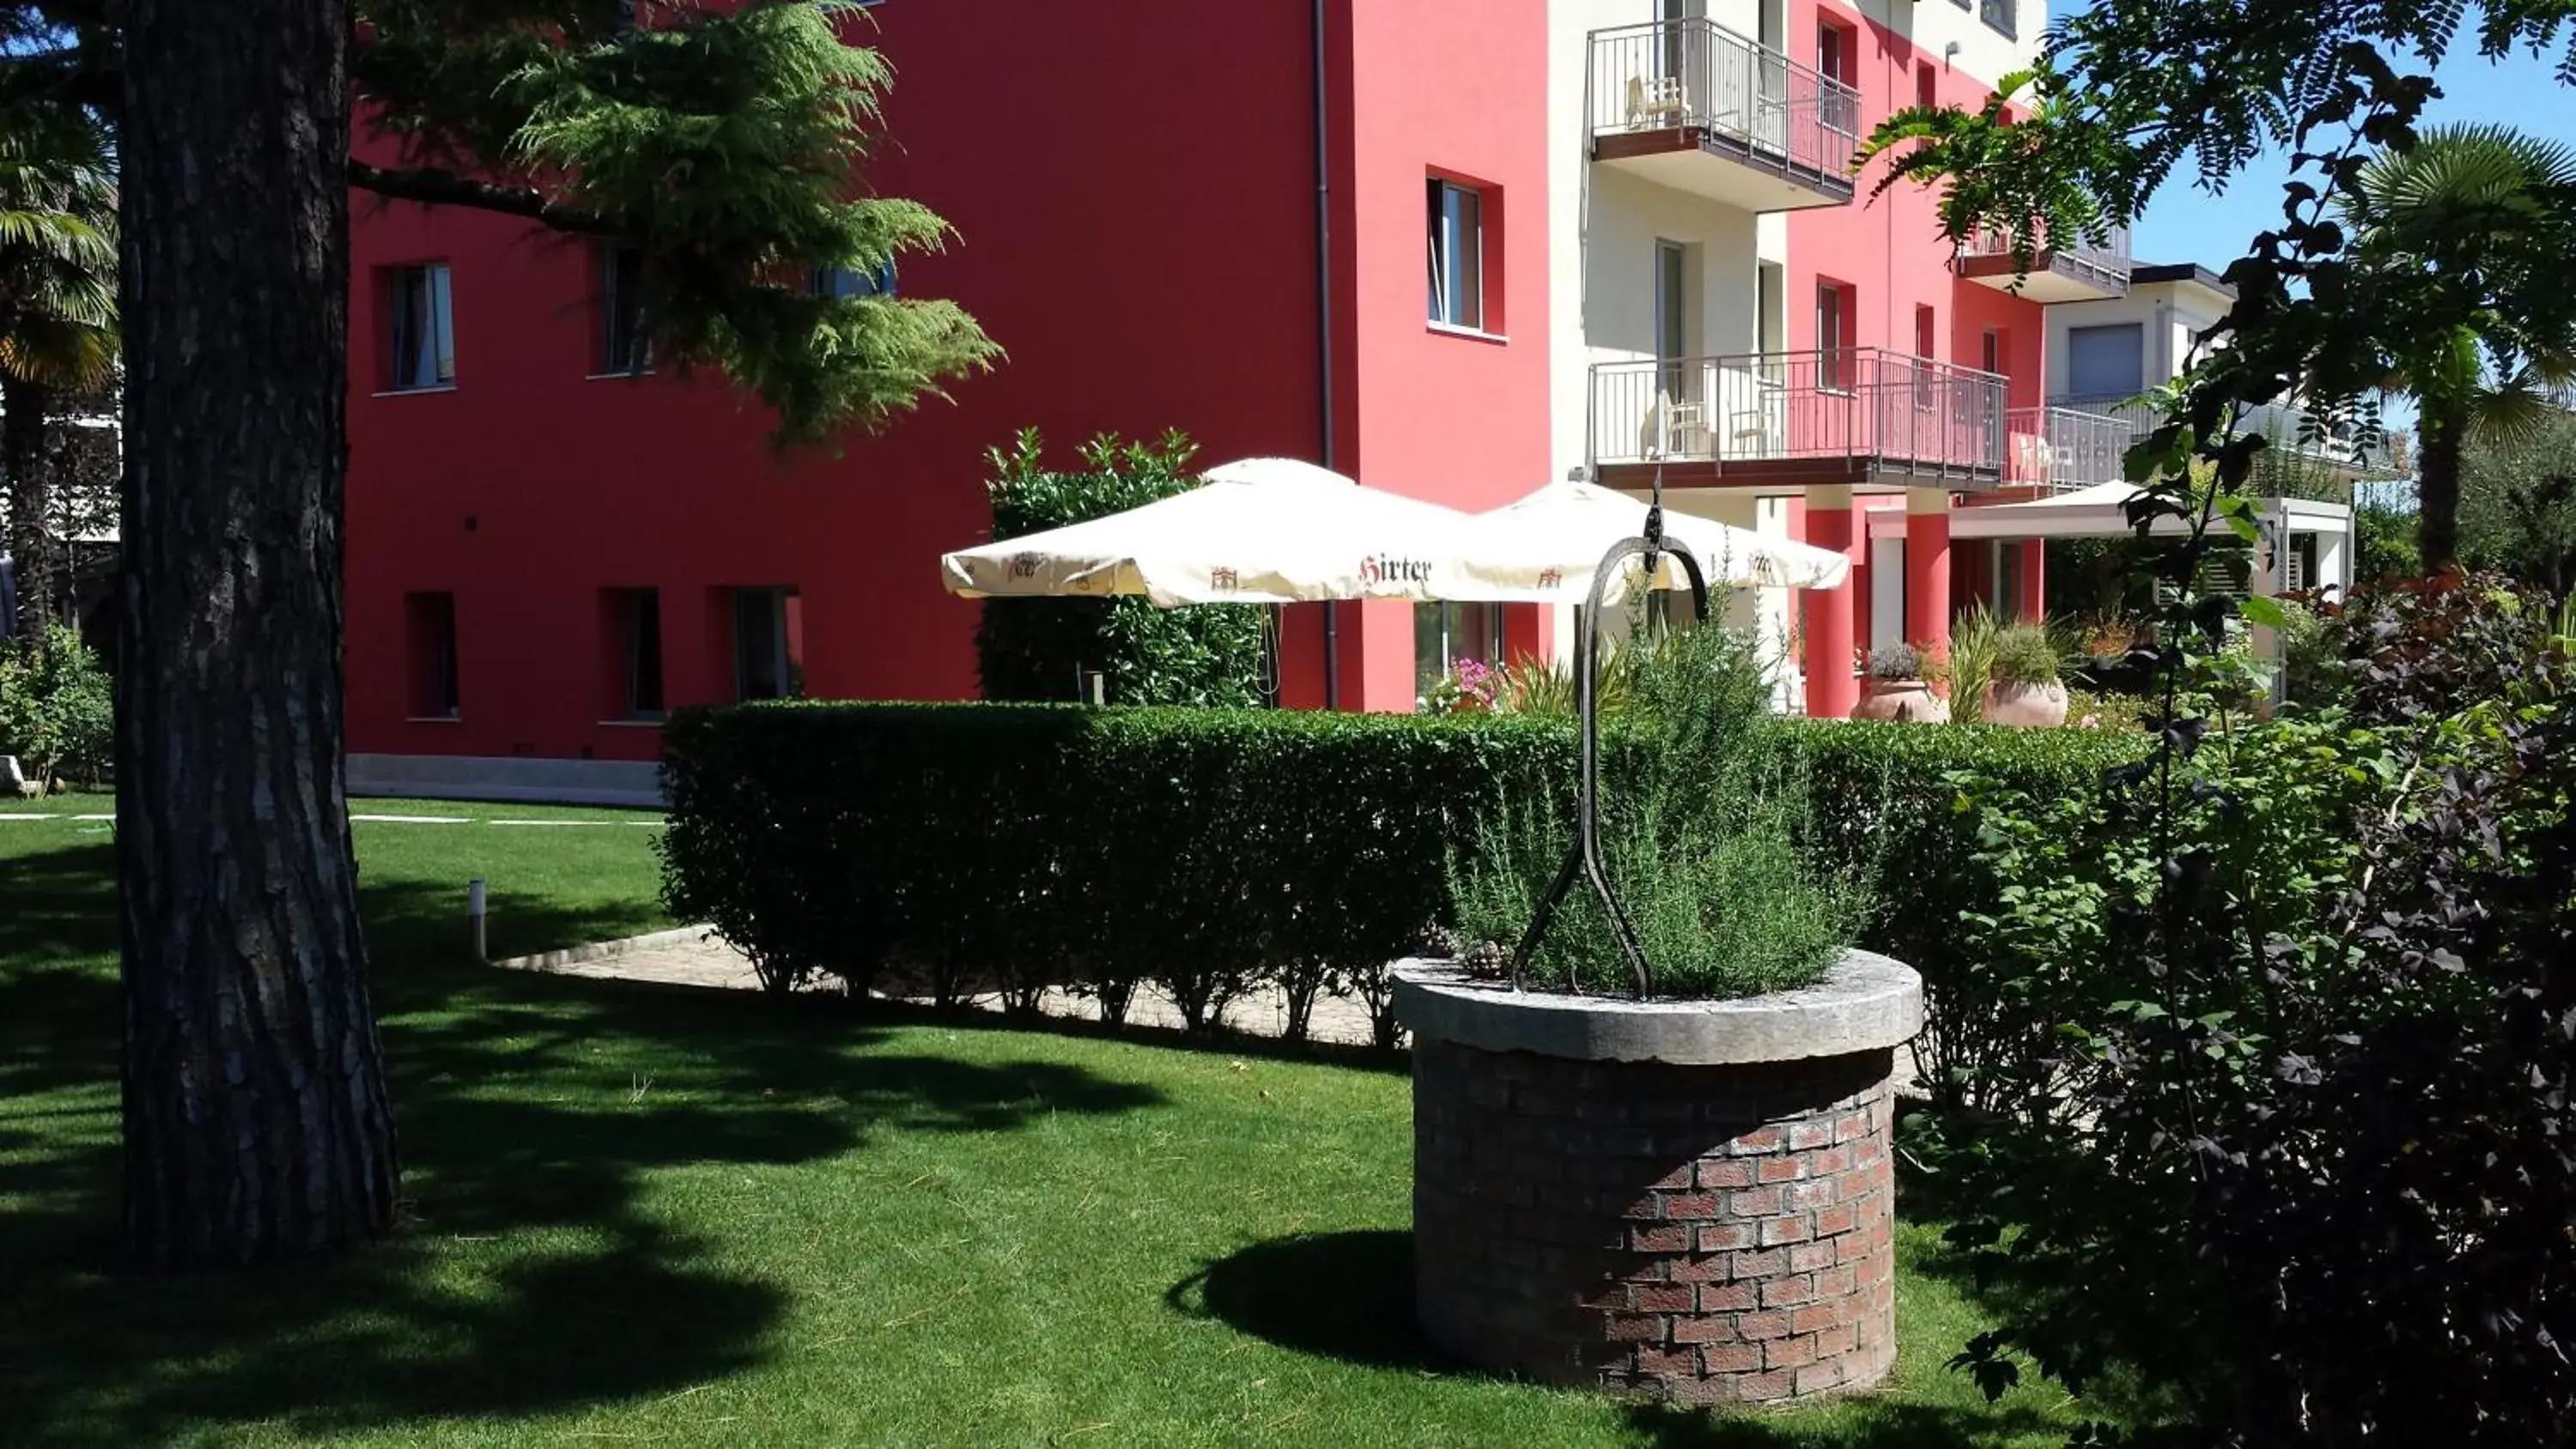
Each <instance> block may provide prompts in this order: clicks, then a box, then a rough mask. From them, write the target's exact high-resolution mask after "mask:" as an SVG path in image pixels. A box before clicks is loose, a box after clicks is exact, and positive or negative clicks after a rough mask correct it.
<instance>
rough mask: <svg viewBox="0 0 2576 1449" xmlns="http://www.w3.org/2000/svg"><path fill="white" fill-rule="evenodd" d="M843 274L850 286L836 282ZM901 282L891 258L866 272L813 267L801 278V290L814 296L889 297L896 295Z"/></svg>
mask: <svg viewBox="0 0 2576 1449" xmlns="http://www.w3.org/2000/svg"><path fill="white" fill-rule="evenodd" d="M843 277H847V278H850V279H851V282H852V285H849V286H842V285H838V281H839V279H840V278H843ZM901 284H902V277H901V275H900V274H899V273H898V272H897V271H896V270H895V264H894V262H893V261H892V260H888V261H886V262H885V263H884V264H883V265H881V266H876V267H871V268H869V269H867V270H866V271H861V270H860V269H858V268H857V267H816V268H814V269H813V271H812V272H810V273H808V274H807V276H806V278H805V289H806V290H807V291H808V292H810V293H812V294H813V295H815V296H817V297H833V298H843V297H853V298H866V297H892V296H896V295H898V288H899V287H900V286H901Z"/></svg>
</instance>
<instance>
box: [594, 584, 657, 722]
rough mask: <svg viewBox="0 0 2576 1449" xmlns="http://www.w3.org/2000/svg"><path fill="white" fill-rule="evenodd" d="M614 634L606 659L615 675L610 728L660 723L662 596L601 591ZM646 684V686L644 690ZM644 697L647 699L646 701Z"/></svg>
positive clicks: (646, 590) (647, 591) (642, 589)
mask: <svg viewBox="0 0 2576 1449" xmlns="http://www.w3.org/2000/svg"><path fill="white" fill-rule="evenodd" d="M603 592H605V593H606V594H607V595H608V600H609V607H608V609H606V610H605V611H603V612H605V613H606V614H607V616H608V619H609V626H610V628H611V629H613V630H614V631H615V637H614V639H613V640H612V641H611V642H612V643H613V645H614V649H613V651H612V652H611V654H610V655H609V659H610V663H611V667H612V668H614V669H615V671H616V676H617V677H616V680H615V691H614V693H613V695H612V696H611V708H612V713H611V714H610V716H609V718H608V719H607V720H606V721H604V722H605V723H611V724H660V723H662V722H663V721H665V720H667V719H668V718H670V699H671V696H670V645H669V642H668V634H667V631H665V630H664V628H663V625H662V591H661V590H660V589H658V588H653V587H649V586H638V587H633V588H619V589H608V590H604V591H603ZM648 685H649V687H648ZM648 696H649V697H648Z"/></svg>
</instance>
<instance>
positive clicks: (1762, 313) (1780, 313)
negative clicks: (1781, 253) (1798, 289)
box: [1753, 262, 1789, 352]
mask: <svg viewBox="0 0 2576 1449" xmlns="http://www.w3.org/2000/svg"><path fill="white" fill-rule="evenodd" d="M1788 299H1789V272H1788V269H1787V268H1785V267H1783V266H1781V265H1780V264H1779V263H1778V262H1759V263H1756V264H1755V265H1754V268H1753V327H1754V334H1755V335H1754V341H1755V343H1756V345H1757V346H1759V347H1760V348H1761V350H1763V351H1764V352H1786V351H1788V350H1789V331H1788V327H1787V324H1786V323H1785V321H1784V320H1783V319H1784V318H1786V317H1787V316H1788V312H1789V301H1788Z"/></svg>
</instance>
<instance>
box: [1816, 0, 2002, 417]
mask: <svg viewBox="0 0 2576 1449" xmlns="http://www.w3.org/2000/svg"><path fill="white" fill-rule="evenodd" d="M1828 17H1829V18H1832V19H1834V20H1836V21H1839V22H1840V23H1841V24H1843V25H1845V26H1848V27H1852V28H1853V30H1854V31H1856V33H1857V35H1858V38H1859V44H1858V46H1857V47H1856V62H1855V65H1856V70H1857V74H1856V75H1855V76H1854V77H1853V78H1852V79H1853V83H1854V84H1855V85H1857V86H1858V87H1859V90H1860V131H1861V134H1862V135H1863V136H1866V135H1868V134H1869V132H1870V131H1872V130H1873V129H1875V128H1876V127H1877V125H1878V123H1879V122H1881V121H1883V120H1885V119H1887V117H1888V116H1889V115H1891V114H1893V113H1894V112H1896V111H1898V110H1901V109H1903V108H1904V107H1906V106H1909V105H1912V104H1914V101H1915V98H1916V94H1917V91H1916V85H1917V80H1916V67H1917V66H1918V64H1925V63H1928V64H1930V65H1931V66H1932V67H1933V69H1934V76H1933V80H1934V91H1935V96H1936V98H1937V99H1938V100H1939V101H1941V102H1942V103H1944V104H1949V105H1959V106H1967V107H1976V106H1981V105H1983V104H1985V100H1986V96H1987V95H1988V93H1989V92H1990V90H1991V89H1992V87H1991V85H1990V83H1989V82H1988V81H1986V80H1982V79H1979V78H1977V77H1974V76H1970V75H1968V74H1967V73H1965V72H1964V71H1959V70H1955V69H1951V68H1949V67H1946V66H1944V65H1943V63H1942V58H1941V55H1940V53H1939V52H1938V51H1933V50H1924V49H1919V48H1917V47H1916V46H1915V44H1914V43H1913V41H1912V40H1910V39H1908V38H1907V37H1905V36H1903V35H1899V34H1897V33H1896V32H1895V31H1893V30H1891V29H1889V28H1888V27H1887V26H1886V25H1885V24H1884V23H1881V22H1879V21H1874V20H1870V19H1867V18H1865V17H1864V16H1863V15H1862V14H1861V13H1860V12H1859V11H1858V10H1856V9H1854V8H1852V7H1851V6H1849V5H1846V4H1841V3H1839V0H1790V5H1789V16H1788V49H1789V54H1790V57H1791V58H1792V59H1794V60H1797V61H1799V62H1800V63H1802V64H1806V65H1814V64H1816V63H1817V30H1818V24H1819V21H1820V20H1821V19H1824V18H1828ZM1878 174H1879V170H1878V168H1876V167H1873V168H1872V169H1871V170H1870V171H1869V172H1868V173H1865V174H1864V175H1863V176H1862V177H1861V181H1860V187H1859V190H1860V195H1861V197H1862V198H1863V199H1862V200H1859V201H1855V202H1853V203H1852V204H1851V205H1850V206H1847V207H1825V208H1819V209H1816V210H1812V211H1799V212H1792V213H1790V216H1789V257H1788V277H1787V291H1788V296H1787V306H1788V313H1789V315H1788V324H1789V327H1788V332H1789V347H1790V349H1791V350H1792V351H1803V350H1807V349H1810V348H1814V347H1818V346H1822V345H1828V344H1827V343H1823V342H1820V341H1819V340H1818V338H1817V337H1816V306H1815V297H1816V285H1817V282H1818V280H1819V279H1821V278H1831V279H1833V280H1836V281H1841V282H1846V283H1849V284H1851V285H1852V286H1853V287H1854V288H1855V289H1856V290H1857V292H1858V299H1857V300H1858V303H1859V305H1858V307H1857V309H1856V310H1855V314H1854V325H1853V328H1852V331H1853V333H1854V336H1853V338H1852V342H1853V344H1854V345H1856V346H1861V347H1888V348H1894V349H1896V350H1897V351H1900V352H1908V353H1910V352H1912V351H1913V350H1914V346H1915V308H1916V307H1918V306H1929V307H1931V308H1932V309H1933V325H1934V332H1935V335H1936V337H1938V338H1940V339H1941V340H1942V343H1943V345H1944V347H1945V348H1946V349H1947V350H1946V351H1945V352H1944V353H1943V354H1942V358H1941V360H1943V361H1947V362H1956V363H1961V364H1964V365H1966V366H1969V367H1975V366H1978V365H1979V355H1980V348H1981V341H1980V337H1981V333H1982V332H1983V330H1984V329H1986V328H1989V327H1993V328H1998V329H2001V330H2002V331H2003V332H2004V334H2005V342H2006V356H2005V357H2004V359H2003V370H2004V371H2005V372H2006V373H2007V374H2008V375H2009V376H2010V377H2011V378H2012V386H2011V389H2010V402H2009V405H2010V406H2012V407H2035V406H2038V405H2039V403H2040V402H2041V390H2042V387H2043V385H2044V379H2045V376H2046V373H2045V371H2044V369H2043V368H2042V367H2041V351H2040V349H2041V348H2042V346H2043V345H2044V344H2045V340H2046V339H2045V333H2046V328H2045V327H2044V326H2043V325H2042V315H2043V309H2042V308H2041V307H2040V305H2039V304H2038V303H2036V302H2030V301H2025V300H2023V299H2021V298H2018V297H2011V296H2007V295H2005V294H2004V293H2002V292H1998V291H1996V290H1994V289H1993V288H1990V287H1985V286H1980V285H1978V284H1976V283H1972V282H1961V281H1959V280H1958V279H1957V278H1956V277H1953V276H1952V275H1951V273H1950V246H1949V243H1948V242H1947V241H1945V240H1943V239H1942V237H1941V226H1940V220H1939V216H1938V210H1939V209H1938V206H1937V205H1936V203H1935V198H1934V197H1933V195H1932V194H1931V193H1930V192H1927V191H1924V190H1922V189H1920V188H1917V187H1913V186H1904V187H1898V188H1895V189H1892V190H1890V191H1888V192H1886V193H1885V194H1883V195H1881V196H1879V197H1877V198H1876V199H1875V200H1870V199H1868V198H1869V192H1870V188H1871V187H1872V186H1873V185H1875V184H1876V182H1877V178H1878Z"/></svg>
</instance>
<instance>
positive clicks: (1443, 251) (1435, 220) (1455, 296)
mask: <svg viewBox="0 0 2576 1449" xmlns="http://www.w3.org/2000/svg"><path fill="white" fill-rule="evenodd" d="M1429 195H1430V218H1429V225H1430V254H1431V320H1432V321H1434V322H1436V323H1439V324H1441V325H1442V326H1447V327H1467V328H1473V329H1475V330H1477V331H1482V330H1484V327H1485V196H1484V193H1483V192H1480V191H1478V190H1476V189H1475V188H1473V187H1468V186H1460V185H1458V184H1457V183H1456V182H1452V181H1433V182H1432V183H1431V184H1430V190H1429Z"/></svg>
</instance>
